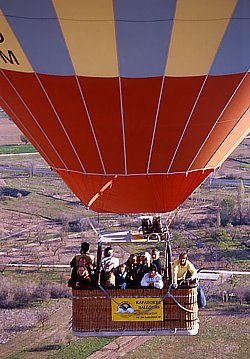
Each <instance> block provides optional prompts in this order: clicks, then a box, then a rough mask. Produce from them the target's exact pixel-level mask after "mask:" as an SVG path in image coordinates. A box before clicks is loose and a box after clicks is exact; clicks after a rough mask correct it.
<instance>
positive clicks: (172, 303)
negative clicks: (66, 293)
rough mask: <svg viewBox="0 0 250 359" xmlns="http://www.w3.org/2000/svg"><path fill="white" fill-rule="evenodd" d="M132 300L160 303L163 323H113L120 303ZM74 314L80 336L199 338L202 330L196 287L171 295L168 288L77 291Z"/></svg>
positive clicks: (75, 330)
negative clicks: (185, 336)
mask: <svg viewBox="0 0 250 359" xmlns="http://www.w3.org/2000/svg"><path fill="white" fill-rule="evenodd" d="M129 298H136V300H138V301H139V300H140V298H143V299H145V298H149V300H152V298H155V299H157V300H158V299H160V302H161V303H162V304H161V310H162V318H161V320H154V319H152V320H150V319H147V320H145V321H143V320H138V321H137V320H136V319H134V318H132V320H131V321H121V320H120V321H115V320H112V314H113V313H112V310H113V309H112V307H113V308H114V307H115V306H116V305H117V306H118V304H119V303H117V302H118V300H120V301H121V300H122V299H124V300H129ZM112 302H113V304H114V305H113V306H112ZM72 311H73V316H72V330H73V334H74V335H76V336H121V335H167V334H170V335H172V334H178V335H195V334H197V333H198V328H199V325H198V306H197V288H196V287H195V288H178V289H172V290H171V292H168V289H167V288H165V289H162V290H159V289H155V288H133V289H132V288H131V289H125V290H121V289H106V290H105V289H103V290H101V289H94V290H75V289H73V290H72ZM149 317H150V316H149Z"/></svg>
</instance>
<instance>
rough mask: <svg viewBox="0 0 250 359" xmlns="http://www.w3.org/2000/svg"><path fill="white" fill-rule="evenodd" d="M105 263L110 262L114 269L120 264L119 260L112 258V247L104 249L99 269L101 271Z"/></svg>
mask: <svg viewBox="0 0 250 359" xmlns="http://www.w3.org/2000/svg"><path fill="white" fill-rule="evenodd" d="M107 262H111V263H112V264H113V267H114V268H117V267H118V266H119V264H120V262H119V258H116V257H114V251H113V248H112V247H106V248H105V249H104V257H103V259H102V261H101V267H102V269H103V270H104V269H105V267H106V263H107Z"/></svg>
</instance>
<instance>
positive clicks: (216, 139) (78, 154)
mask: <svg viewBox="0 0 250 359" xmlns="http://www.w3.org/2000/svg"><path fill="white" fill-rule="evenodd" d="M0 6H1V12H0V21H1V26H0V64H1V80H0V96H1V97H0V105H1V106H2V107H3V109H4V110H5V111H6V112H7V113H8V114H9V116H10V117H11V118H12V119H13V121H15V123H16V124H17V125H18V127H19V128H20V129H21V130H22V132H23V133H24V134H25V135H26V136H27V137H28V138H29V140H30V141H31V142H32V144H33V145H34V146H35V147H36V148H37V150H38V151H39V152H40V154H41V155H42V156H43V157H44V158H45V160H46V161H47V162H48V163H49V165H50V166H51V168H52V169H53V170H55V171H57V172H58V174H59V175H60V176H61V177H62V179H63V180H64V181H65V182H66V184H67V185H68V186H69V187H70V188H71V189H72V191H73V192H74V193H75V194H76V195H77V196H78V197H79V198H80V199H81V200H82V202H83V203H85V204H86V205H87V206H89V208H90V209H93V210H95V211H99V212H122V213H125V212H131V213H132V212H134V213H135V212H166V211H171V210H173V209H175V208H176V207H178V206H179V205H180V204H181V203H182V202H183V201H184V200H185V199H186V198H188V196H189V195H190V194H191V193H192V192H193V191H194V190H195V189H196V188H197V187H198V186H199V185H200V184H201V183H202V182H203V181H204V180H205V178H206V177H207V176H208V175H209V174H210V173H211V172H212V171H213V170H214V169H215V168H217V167H218V166H220V165H221V163H222V162H223V161H224V160H225V159H226V158H227V156H228V155H229V154H230V153H231V152H232V151H233V150H234V148H235V147H236V146H237V145H238V144H239V143H240V141H241V140H242V139H243V138H244V137H245V136H246V134H247V133H248V131H249V124H250V114H249V103H250V78H249V62H250V61H249V60H250V46H249V44H250V42H249V41H250V40H249V39H250V1H248V0H239V1H236V0H220V1H218V0H210V1H200V0H177V1H174V0H154V1H152V0H145V1H139V0H127V1H124V0H114V1H111V0H102V1H99V0H86V1H85V0H71V1H68V0H41V1H33V0H24V1H21V0H20V1H14V0H13V1H7V0H0Z"/></svg>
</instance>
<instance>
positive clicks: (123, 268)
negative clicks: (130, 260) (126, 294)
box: [119, 263, 126, 274]
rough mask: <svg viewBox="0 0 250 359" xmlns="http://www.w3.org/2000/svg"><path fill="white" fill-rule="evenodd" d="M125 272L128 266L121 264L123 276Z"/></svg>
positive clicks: (120, 268)
mask: <svg viewBox="0 0 250 359" xmlns="http://www.w3.org/2000/svg"><path fill="white" fill-rule="evenodd" d="M125 271H126V264H125V263H123V264H120V265H119V272H120V273H122V274H123V273H125Z"/></svg>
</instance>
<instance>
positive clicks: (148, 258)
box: [144, 252, 151, 267]
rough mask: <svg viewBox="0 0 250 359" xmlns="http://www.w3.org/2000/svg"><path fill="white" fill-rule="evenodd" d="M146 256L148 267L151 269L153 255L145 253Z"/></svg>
mask: <svg viewBox="0 0 250 359" xmlns="http://www.w3.org/2000/svg"><path fill="white" fill-rule="evenodd" d="M144 256H145V257H146V258H147V266H148V267H150V265H151V255H150V253H149V252H144Z"/></svg>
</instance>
